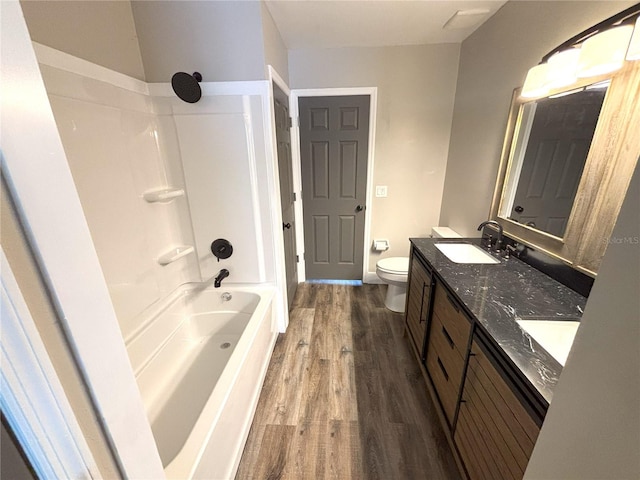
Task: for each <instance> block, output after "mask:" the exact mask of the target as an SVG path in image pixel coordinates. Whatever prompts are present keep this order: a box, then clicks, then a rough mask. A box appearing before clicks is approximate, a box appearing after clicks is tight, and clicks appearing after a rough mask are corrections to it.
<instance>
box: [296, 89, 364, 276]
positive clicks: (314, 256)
mask: <svg viewBox="0 0 640 480" xmlns="http://www.w3.org/2000/svg"><path fill="white" fill-rule="evenodd" d="M369 102H370V97H369V95H354V96H344V97H342V96H340V97H301V98H300V99H299V110H300V159H301V167H302V197H303V208H304V247H305V268H306V276H307V278H309V279H343V280H351V279H353V280H357V279H362V260H363V254H364V251H363V243H364V217H365V215H364V209H365V199H366V187H367V157H368V143H369Z"/></svg>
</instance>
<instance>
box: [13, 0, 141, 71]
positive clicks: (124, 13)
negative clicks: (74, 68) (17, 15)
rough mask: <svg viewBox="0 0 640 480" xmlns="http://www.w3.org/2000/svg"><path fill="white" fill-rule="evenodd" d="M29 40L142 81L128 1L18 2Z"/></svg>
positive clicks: (134, 30)
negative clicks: (29, 36)
mask: <svg viewBox="0 0 640 480" xmlns="http://www.w3.org/2000/svg"><path fill="white" fill-rule="evenodd" d="M20 4H21V6H22V11H23V13H24V17H25V20H26V22H27V27H28V28H29V34H30V35H31V39H32V40H35V41H36V42H38V43H42V44H43V45H47V46H49V47H52V48H55V49H57V50H62V51H63V52H66V53H70V54H71V55H75V56H76V57H80V58H82V59H84V60H88V61H90V62H93V63H97V64H98V65H102V66H103V67H107V68H110V69H112V70H115V71H117V72H120V73H124V74H125V75H129V76H132V77H135V78H138V79H140V80H144V69H143V67H142V57H141V55H140V48H139V47H138V37H137V35H136V29H135V25H134V22H133V15H132V13H131V4H130V3H129V2H128V1H99V2H96V1H42V0H39V1H24V0H23V1H21V2H20Z"/></svg>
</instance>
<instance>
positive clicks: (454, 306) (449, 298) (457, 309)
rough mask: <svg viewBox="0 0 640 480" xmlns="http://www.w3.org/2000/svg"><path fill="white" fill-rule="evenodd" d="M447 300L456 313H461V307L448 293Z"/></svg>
mask: <svg viewBox="0 0 640 480" xmlns="http://www.w3.org/2000/svg"><path fill="white" fill-rule="evenodd" d="M447 300H449V303H450V304H451V306H452V307H453V308H454V309H455V310H456V312H458V313H460V307H459V306H458V303H457V302H456V301H455V300H454V299H453V298H451V295H449V294H448V293H447Z"/></svg>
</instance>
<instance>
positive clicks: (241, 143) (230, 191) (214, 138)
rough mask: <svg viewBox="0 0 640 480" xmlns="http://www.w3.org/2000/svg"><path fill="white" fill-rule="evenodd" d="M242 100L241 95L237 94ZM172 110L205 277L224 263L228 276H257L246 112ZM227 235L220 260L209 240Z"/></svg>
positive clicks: (250, 278) (244, 278) (257, 278)
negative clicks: (228, 249)
mask: <svg viewBox="0 0 640 480" xmlns="http://www.w3.org/2000/svg"><path fill="white" fill-rule="evenodd" d="M239 100H240V101H241V99H239ZM203 108H204V105H198V113H199V114H195V115H184V114H176V115H175V116H174V120H175V123H176V127H177V132H178V138H179V142H180V151H181V157H182V163H183V168H184V174H185V181H186V185H187V195H188V199H189V205H190V207H191V208H190V210H191V218H192V222H193V230H194V234H195V244H196V253H197V256H198V261H199V262H200V270H201V272H202V277H203V280H207V279H209V278H210V277H212V276H214V275H215V274H216V273H217V272H218V271H219V270H220V269H222V268H226V269H228V270H229V271H230V273H231V275H230V277H229V279H228V280H227V281H228V282H233V283H236V282H249V283H254V282H259V281H261V279H260V266H259V265H260V263H259V262H260V259H259V254H258V249H259V248H260V247H259V245H258V243H259V239H258V236H257V232H256V224H255V217H254V211H253V202H254V197H253V191H252V185H251V163H250V162H252V161H253V158H252V155H254V150H253V148H252V147H251V146H250V145H249V144H248V140H247V125H246V123H245V122H246V118H245V115H244V114H240V113H225V114H215V113H209V114H204V113H202V111H201V110H202V109H203ZM216 238H225V239H227V240H229V241H230V242H231V244H232V245H233V255H232V256H231V258H229V259H226V260H221V261H220V262H218V261H217V260H216V258H215V257H214V256H213V255H212V253H211V250H210V245H211V242H213V240H215V239H216Z"/></svg>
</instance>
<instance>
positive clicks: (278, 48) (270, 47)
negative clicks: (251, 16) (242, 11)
mask: <svg viewBox="0 0 640 480" xmlns="http://www.w3.org/2000/svg"><path fill="white" fill-rule="evenodd" d="M260 5H261V8H262V37H263V40H264V63H265V65H271V66H273V68H275V69H276V72H278V75H280V77H282V79H283V80H284V81H285V82H287V84H288V83H289V55H288V52H287V47H286V45H285V44H284V41H283V40H282V37H281V36H280V31H278V27H276V24H275V22H274V21H273V17H272V16H271V13H270V12H269V9H268V8H267V7H266V5H265V4H264V3H260Z"/></svg>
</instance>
